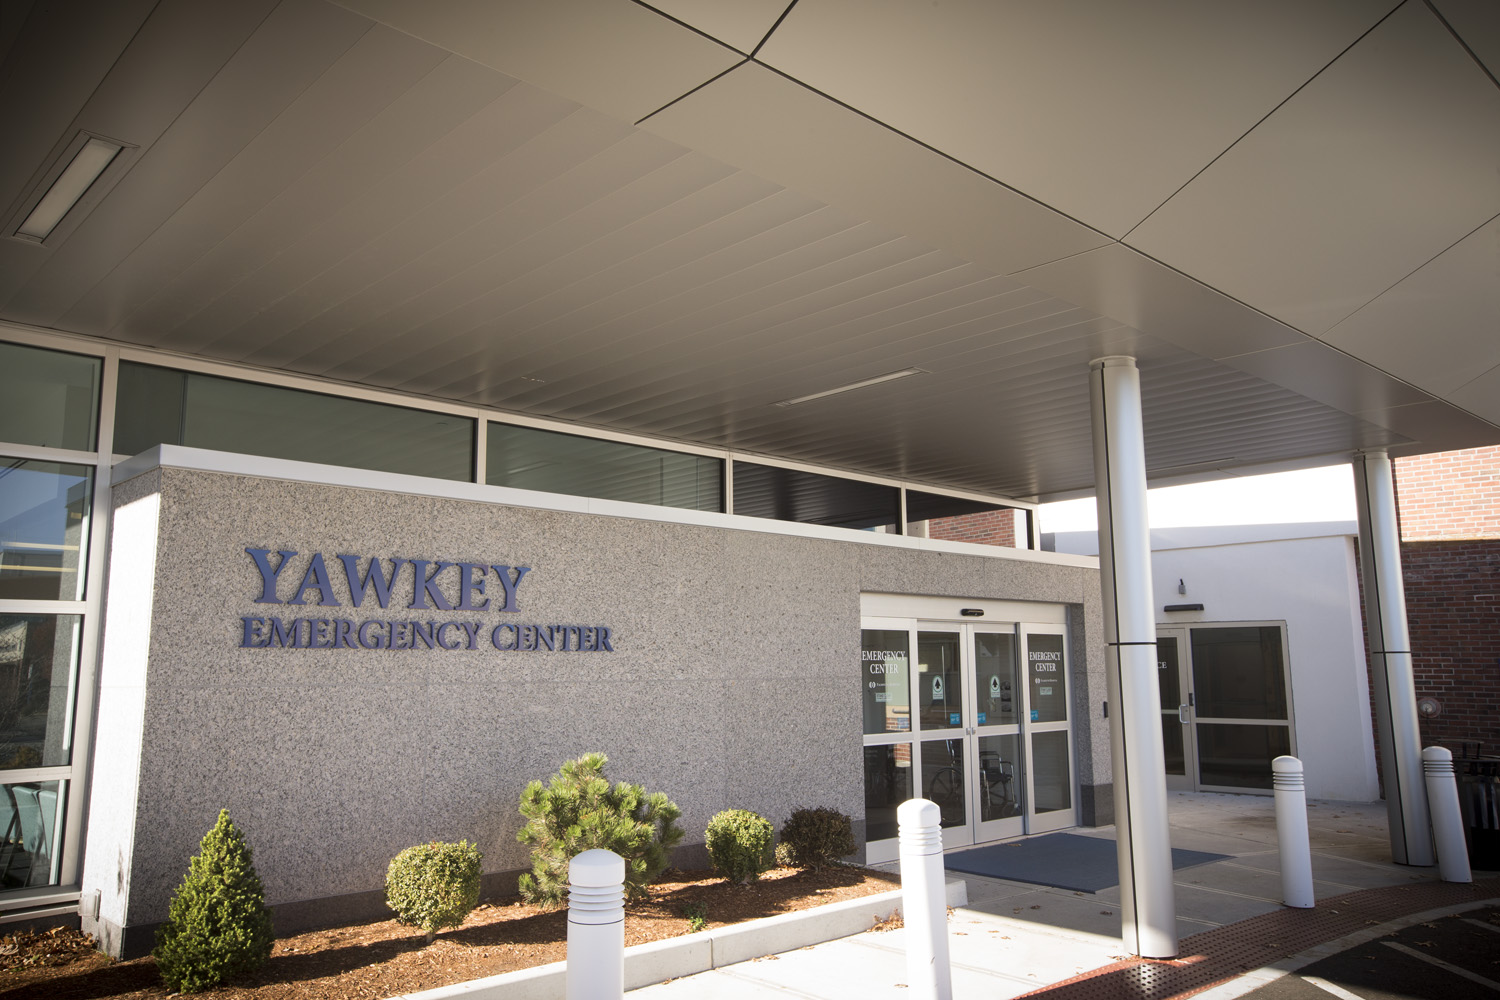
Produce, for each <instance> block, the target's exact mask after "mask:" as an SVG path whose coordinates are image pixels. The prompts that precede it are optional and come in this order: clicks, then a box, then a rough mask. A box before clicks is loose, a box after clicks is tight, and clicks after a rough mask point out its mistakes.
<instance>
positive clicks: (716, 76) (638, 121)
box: [635, 50, 750, 165]
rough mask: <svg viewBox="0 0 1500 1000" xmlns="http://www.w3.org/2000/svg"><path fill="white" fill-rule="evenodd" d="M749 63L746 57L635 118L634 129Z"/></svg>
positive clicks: (748, 58)
mask: <svg viewBox="0 0 1500 1000" xmlns="http://www.w3.org/2000/svg"><path fill="white" fill-rule="evenodd" d="M736 51H738V50H736ZM749 61H750V57H749V56H746V57H745V58H743V59H741V60H740V61H739V62H737V63H735V64H734V65H733V66H731V67H729V68H728V69H726V70H724V71H723V72H720V73H715V74H714V75H713V76H711V77H709V78H708V79H707V80H704V81H703V82H702V83H700V84H698V86H696V87H694V88H693V89H692V90H689V91H688V92H687V93H685V94H680V95H678V96H677V97H674V98H672V99H671V100H670V101H668V102H667V103H666V104H663V105H662V106H661V107H659V108H657V109H656V110H655V111H653V112H651V113H650V114H647V115H644V116H642V117H640V118H637V119H636V121H635V126H636V128H639V127H640V125H641V122H644V121H645V120H646V119H647V118H652V117H654V116H656V115H659V114H661V113H662V112H663V111H665V110H667V109H668V108H670V107H671V106H672V105H674V104H676V103H677V102H678V101H685V100H687V99H688V98H689V97H692V96H693V95H694V94H696V93H697V92H698V91H700V90H702V89H703V88H704V87H707V86H708V85H709V84H710V83H713V82H714V81H715V80H717V79H719V78H720V77H722V76H725V75H727V74H729V73H733V72H734V71H735V70H737V69H739V68H740V67H741V66H743V65H745V63H747V62H749ZM731 165H732V164H731Z"/></svg>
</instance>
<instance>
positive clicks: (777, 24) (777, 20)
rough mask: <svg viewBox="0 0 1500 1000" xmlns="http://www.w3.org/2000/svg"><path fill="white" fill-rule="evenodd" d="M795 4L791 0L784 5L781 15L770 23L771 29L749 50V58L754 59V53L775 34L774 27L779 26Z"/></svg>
mask: <svg viewBox="0 0 1500 1000" xmlns="http://www.w3.org/2000/svg"><path fill="white" fill-rule="evenodd" d="M795 6H797V0H792V2H791V3H789V4H787V5H786V10H784V11H782V12H781V16H780V17H778V18H777V19H776V23H775V24H773V25H771V30H770V31H767V32H766V35H765V37H764V38H762V39H761V40H760V41H759V42H758V43H756V46H755V48H753V49H751V50H750V58H751V59H754V58H755V56H756V54H757V53H758V52H760V50H761V49H763V48H764V47H765V44H766V43H767V42H769V41H770V40H771V36H772V35H774V34H776V29H777V28H779V27H781V22H782V21H785V20H786V16H787V15H788V14H790V13H791V12H792V8H793V7H795Z"/></svg>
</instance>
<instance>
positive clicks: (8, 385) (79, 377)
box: [0, 343, 104, 451]
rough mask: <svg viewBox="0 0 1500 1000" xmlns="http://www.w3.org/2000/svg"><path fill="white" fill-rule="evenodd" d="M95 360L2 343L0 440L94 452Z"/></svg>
mask: <svg viewBox="0 0 1500 1000" xmlns="http://www.w3.org/2000/svg"><path fill="white" fill-rule="evenodd" d="M103 365H104V362H103V361H102V360H101V359H99V358H89V357H84V356H83V355H81V354H67V353H64V352H62V351H47V350H43V349H41V348H39V347H22V346H21V345H20V344H4V343H0V441H12V442H15V443H16V444H32V445H39V446H41V447H43V448H70V449H72V450H74V451H93V450H94V447H95V444H94V440H95V438H94V434H95V431H96V430H97V429H98V426H99V379H100V374H101V372H102V371H103Z"/></svg>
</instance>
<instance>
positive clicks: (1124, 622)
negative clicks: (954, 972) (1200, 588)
mask: <svg viewBox="0 0 1500 1000" xmlns="http://www.w3.org/2000/svg"><path fill="white" fill-rule="evenodd" d="M1089 398H1090V402H1091V404H1092V409H1093V420H1094V489H1095V493H1096V496H1097V499H1098V504H1099V573H1100V584H1101V587H1102V589H1103V593H1104V639H1105V647H1104V649H1105V668H1106V671H1107V675H1108V681H1109V735H1110V745H1111V753H1112V755H1113V758H1114V783H1115V784H1114V797H1115V830H1116V838H1117V840H1118V843H1119V863H1120V897H1121V898H1120V913H1121V924H1122V933H1121V937H1122V939H1123V941H1124V945H1125V949H1126V950H1127V951H1129V952H1131V953H1132V954H1136V955H1141V956H1144V957H1146V958H1172V957H1174V956H1176V954H1177V903H1176V899H1175V897H1174V895H1173V890H1172V845H1171V840H1170V831H1169V827H1168V823H1167V773H1166V759H1165V757H1164V755H1163V753H1162V736H1161V695H1160V693H1159V692H1158V690H1157V679H1156V671H1157V663H1156V615H1155V611H1154V607H1153V604H1152V591H1151V530H1150V524H1149V521H1148V519H1147V516H1146V452H1145V430H1144V427H1143V425H1142V423H1141V378H1140V371H1139V370H1138V369H1137V368H1136V366H1135V359H1134V358H1127V357H1109V358H1100V359H1098V360H1096V361H1094V362H1093V363H1092V365H1090V371H1089Z"/></svg>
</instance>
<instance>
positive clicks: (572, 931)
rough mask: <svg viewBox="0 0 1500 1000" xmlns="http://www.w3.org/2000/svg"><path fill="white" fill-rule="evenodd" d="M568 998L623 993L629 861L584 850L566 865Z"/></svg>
mask: <svg viewBox="0 0 1500 1000" xmlns="http://www.w3.org/2000/svg"><path fill="white" fill-rule="evenodd" d="M568 883H569V884H568V970H567V984H568V985H567V1000H622V998H623V997H624V996H625V859H624V858H622V857H620V856H619V855H618V854H616V853H615V852H614V851H598V850H595V851H584V852H583V853H582V854H580V855H578V856H577V857H575V858H574V859H573V860H572V861H570V862H569V863H568Z"/></svg>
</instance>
